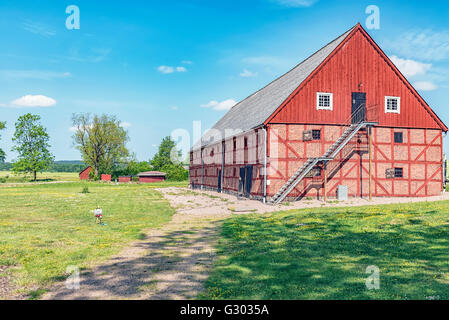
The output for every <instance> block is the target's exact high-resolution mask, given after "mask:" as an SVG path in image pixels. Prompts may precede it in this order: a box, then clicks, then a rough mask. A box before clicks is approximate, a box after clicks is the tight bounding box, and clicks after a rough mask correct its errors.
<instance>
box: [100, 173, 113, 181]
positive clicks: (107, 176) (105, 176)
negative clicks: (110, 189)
mask: <svg viewBox="0 0 449 320" xmlns="http://www.w3.org/2000/svg"><path fill="white" fill-rule="evenodd" d="M111 180H112V176H111V175H110V174H102V175H101V181H111Z"/></svg>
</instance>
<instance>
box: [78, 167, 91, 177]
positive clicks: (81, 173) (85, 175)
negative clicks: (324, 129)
mask: <svg viewBox="0 0 449 320" xmlns="http://www.w3.org/2000/svg"><path fill="white" fill-rule="evenodd" d="M93 170H94V169H93V168H92V167H91V166H88V167H87V168H86V169H84V170H83V171H81V172H80V174H79V176H80V180H89V175H90V173H91V172H92V171H93Z"/></svg>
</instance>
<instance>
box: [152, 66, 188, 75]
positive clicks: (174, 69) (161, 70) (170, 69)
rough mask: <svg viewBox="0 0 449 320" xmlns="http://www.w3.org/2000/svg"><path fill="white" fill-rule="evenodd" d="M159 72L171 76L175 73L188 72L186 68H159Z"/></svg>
mask: <svg viewBox="0 0 449 320" xmlns="http://www.w3.org/2000/svg"><path fill="white" fill-rule="evenodd" d="M157 70H158V71H159V72H160V73H162V74H170V73H174V72H187V69H186V68H185V67H176V68H175V67H172V66H159V67H158V68H157Z"/></svg>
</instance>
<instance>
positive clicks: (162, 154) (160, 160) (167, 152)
mask: <svg viewBox="0 0 449 320" xmlns="http://www.w3.org/2000/svg"><path fill="white" fill-rule="evenodd" d="M180 158H181V151H178V150H177V149H176V144H175V142H174V141H173V140H172V138H171V137H170V136H168V137H165V138H163V139H162V142H161V144H160V145H159V149H158V152H157V153H156V154H155V155H154V157H153V159H152V160H151V161H150V163H151V165H152V166H153V168H154V170H158V171H162V168H163V167H165V166H167V165H173V164H179V159H180Z"/></svg>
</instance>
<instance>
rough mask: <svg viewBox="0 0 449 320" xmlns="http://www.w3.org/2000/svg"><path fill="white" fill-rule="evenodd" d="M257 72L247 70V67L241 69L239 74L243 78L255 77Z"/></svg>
mask: <svg viewBox="0 0 449 320" xmlns="http://www.w3.org/2000/svg"><path fill="white" fill-rule="evenodd" d="M257 75H258V73H257V72H252V71H249V70H248V69H243V72H241V73H240V76H241V77H243V78H250V77H257Z"/></svg>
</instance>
